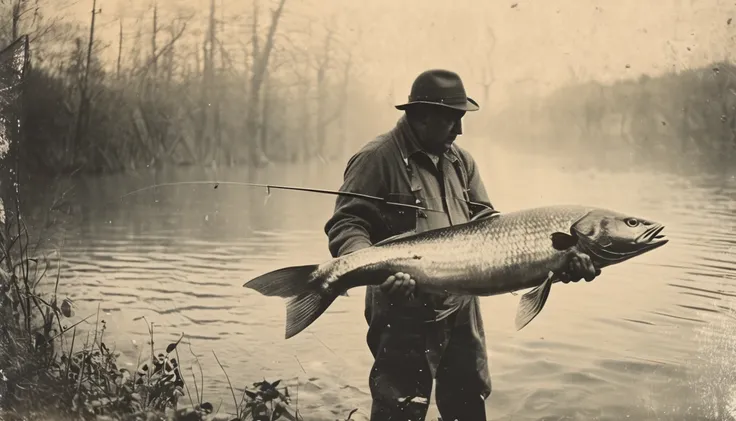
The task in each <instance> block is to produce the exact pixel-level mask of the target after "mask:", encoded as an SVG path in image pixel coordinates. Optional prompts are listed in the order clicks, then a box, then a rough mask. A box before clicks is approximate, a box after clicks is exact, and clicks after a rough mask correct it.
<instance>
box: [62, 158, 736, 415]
mask: <svg viewBox="0 0 736 421" xmlns="http://www.w3.org/2000/svg"><path fill="white" fill-rule="evenodd" d="M476 149H477V151H478V152H476V159H477V161H478V163H479V165H480V167H481V168H482V172H483V175H484V178H485V179H486V183H487V185H488V190H489V193H490V194H491V197H492V198H493V202H494V205H495V206H496V207H497V208H499V209H500V210H502V211H510V210H514V209H520V208H524V207H528V206H536V205H540V204H548V203H578V202H583V203H590V204H597V205H600V206H604V207H610V208H613V209H618V210H622V211H626V212H629V213H633V214H637V215H641V216H644V217H647V218H651V219H655V220H660V221H662V222H664V223H665V224H666V225H667V232H668V236H669V237H670V239H671V241H670V243H669V244H668V245H667V246H666V247H664V248H662V249H659V250H657V251H656V252H654V253H651V254H648V255H644V256H641V257H638V258H637V259H634V260H632V261H630V262H627V263H625V264H623V265H621V266H618V267H611V268H608V269H606V271H605V272H604V274H603V275H602V276H601V277H600V278H599V280H597V281H596V282H593V283H591V284H585V283H584V284H583V285H579V284H576V285H568V286H560V287H558V288H553V290H552V293H551V295H550V298H549V302H548V304H547V306H546V307H545V310H544V311H543V312H542V314H541V315H540V317H538V318H537V319H535V321H534V322H533V323H531V324H530V325H529V326H527V327H526V328H525V329H524V330H522V331H521V332H516V331H515V330H514V328H513V318H514V314H515V311H516V305H517V303H518V296H517V297H513V296H511V295H506V296H499V297H493V298H487V299H483V300H482V302H483V313H484V318H485V321H486V329H487V331H488V337H489V339H488V346H489V350H490V359H491V362H492V372H493V375H494V388H495V390H494V393H493V395H492V398H491V399H490V401H489V411H490V419H494V420H496V419H498V420H502V419H510V418H511V417H513V419H514V420H517V421H518V420H526V419H529V420H532V419H534V420H536V419H580V420H583V419H585V420H591V419H600V420H604V419H606V420H608V419H611V420H613V419H625V418H626V417H627V416H628V417H629V418H630V419H660V420H669V419H672V420H676V419H677V420H679V419H685V418H687V419H714V418H715V419H727V418H725V415H724V413H723V409H724V408H725V407H726V406H728V404H729V402H731V401H732V400H733V401H734V402H736V399H732V398H731V391H730V385H731V384H736V364H734V363H733V361H732V360H733V358H732V356H733V352H734V348H735V347H736V341H735V340H734V339H733V335H732V332H734V328H736V317H734V315H736V312H735V311H734V310H733V308H734V304H733V303H734V299H735V296H736V285H735V284H734V277H735V275H734V269H736V258H734V256H735V255H734V250H735V247H736V236H734V234H736V221H734V215H735V213H736V200H734V199H736V182H735V181H734V179H733V178H730V177H725V178H716V179H704V180H688V179H682V178H678V177H674V176H664V175H659V174H647V173H634V172H632V173H626V174H603V173H595V172H590V171H585V172H571V171H569V170H566V171H565V170H559V169H554V168H551V167H552V166H551V165H549V163H545V162H544V161H542V160H537V161H534V160H533V159H531V158H527V157H520V156H515V155H513V154H509V153H505V152H503V151H499V150H494V149H489V148H486V147H485V146H484V147H483V148H480V147H478V148H476ZM520 171H523V174H521V173H520ZM341 175H342V167H341V166H340V165H334V166H329V167H327V166H323V165H312V166H303V167H298V166H295V167H290V168H281V167H274V168H270V169H267V170H264V171H262V172H258V173H253V172H252V171H246V170H234V171H229V170H228V171H225V170H222V171H220V172H218V171H214V170H206V171H205V170H177V171H167V172H163V173H150V174H147V175H139V176H131V175H127V176H110V177H105V178H96V179H87V180H79V181H78V182H76V183H75V187H76V188H75V191H74V199H73V201H74V206H75V209H76V213H75V214H74V215H72V216H71V217H69V218H67V219H66V222H67V224H66V225H65V226H64V230H63V234H64V247H63V248H62V249H61V257H60V259H61V261H60V264H61V276H62V278H63V283H62V288H63V290H64V291H65V292H66V293H67V294H69V295H70V296H71V297H72V298H73V299H74V300H75V302H76V304H77V306H78V312H77V314H78V317H84V316H86V315H87V314H89V313H92V312H94V311H96V308H97V305H98V303H99V304H100V306H101V308H102V310H103V312H104V317H105V319H106V321H107V325H108V330H109V331H112V332H114V333H113V334H110V337H114V338H116V340H117V344H116V345H117V349H118V350H120V351H121V352H123V355H124V357H125V358H127V360H128V362H134V361H135V360H136V358H137V356H138V352H139V351H140V349H141V348H140V347H141V346H144V345H145V341H146V335H147V330H146V326H145V321H144V320H143V319H142V317H145V319H146V320H148V321H154V322H155V323H156V325H157V326H156V332H157V335H159V336H157V344H158V345H161V344H163V343H165V341H169V340H176V339H178V336H179V335H180V333H181V332H184V333H186V335H187V339H186V340H185V344H189V343H190V344H191V350H192V352H193V353H195V354H197V355H199V356H200V359H199V360H200V363H201V364H202V365H203V366H204V367H205V370H206V375H205V376H206V377H205V387H206V394H207V395H208V396H211V397H214V396H216V395H217V396H222V397H223V408H227V407H228V405H229V404H228V402H229V401H228V399H227V396H229V390H228V389H227V384H226V382H225V380H224V376H222V375H221V373H220V372H219V368H218V367H217V365H216V362H215V361H214V358H212V353H211V351H212V350H214V351H216V353H217V355H218V357H219V358H220V360H221V361H223V362H224V363H225V365H226V367H227V370H228V375H229V376H230V378H231V379H233V380H235V381H239V382H241V384H242V383H246V382H251V381H255V380H254V379H260V378H262V377H266V378H269V379H274V378H284V379H286V380H288V382H292V383H294V382H297V381H298V382H299V383H300V393H301V394H302V396H301V397H300V402H301V403H300V405H301V407H302V409H303V410H304V411H306V412H309V411H310V409H311V412H312V414H316V415H318V416H329V417H343V418H344V416H345V415H346V414H347V412H348V411H349V410H350V409H352V408H354V407H359V408H361V411H362V412H363V413H365V412H366V411H367V409H368V403H369V399H368V397H369V395H368V389H367V385H366V381H367V374H368V370H369V367H370V363H371V359H370V354H369V352H368V350H367V348H366V346H365V331H366V326H365V321H364V320H363V314H362V309H363V301H362V298H363V291H362V290H360V289H358V290H356V291H351V296H350V297H347V298H345V297H342V298H341V299H340V300H338V301H337V302H336V303H335V304H334V305H333V307H331V308H330V309H329V311H328V312H327V314H326V315H325V316H323V317H322V318H320V319H319V320H318V321H317V322H316V323H315V324H314V325H312V326H311V327H310V328H309V329H308V330H307V331H305V332H304V333H303V334H301V335H298V336H297V337H295V338H293V339H291V340H289V341H284V340H283V329H284V320H285V318H284V316H285V307H284V303H283V302H282V301H281V300H280V299H276V298H266V297H262V296H259V295H257V294H256V293H254V292H252V291H250V290H245V289H244V288H242V284H243V283H244V282H245V281H246V280H248V279H250V278H251V277H253V276H255V275H257V274H260V273H263V272H265V271H267V270H271V269H274V268H278V267H282V266H286V265H296V264H304V263H313V262H318V261H322V260H324V259H327V258H328V257H329V254H328V252H327V245H326V239H325V237H324V234H323V232H322V227H323V224H324V222H325V220H326V218H327V217H328V215H329V213H330V211H331V209H332V205H333V201H334V198H333V197H330V196H314V195H310V194H309V193H299V192H276V191H274V192H273V193H272V194H271V196H270V197H269V198H268V200H267V201H265V198H266V192H265V190H263V189H251V188H238V187H233V186H225V185H221V186H219V187H218V188H217V189H214V188H212V187H211V186H176V187H167V188H159V189H154V190H148V191H145V192H142V193H139V194H136V195H133V196H128V197H126V198H125V199H124V200H120V196H122V195H123V194H125V193H127V192H129V191H132V190H135V189H137V188H141V187H143V186H146V185H150V184H153V183H162V182H172V181H182V180H203V179H218V180H221V181H222V180H228V181H250V182H261V183H262V182H270V183H279V184H294V185H301V186H319V187H323V188H336V187H338V186H339V183H340V179H341ZM133 341H135V343H134V342H133ZM186 354H188V352H186V353H185V355H183V356H182V357H183V358H185V359H188V358H189V357H190V355H186ZM197 373H198V371H197ZM711 397H717V399H715V398H714V399H711ZM333 411H334V412H333ZM714 411H720V412H719V415H715V412H714ZM432 414H434V415H436V412H432V413H431V414H430V415H432ZM545 417H546V418H545ZM709 417H710V418H709ZM718 417H720V418H718Z"/></svg>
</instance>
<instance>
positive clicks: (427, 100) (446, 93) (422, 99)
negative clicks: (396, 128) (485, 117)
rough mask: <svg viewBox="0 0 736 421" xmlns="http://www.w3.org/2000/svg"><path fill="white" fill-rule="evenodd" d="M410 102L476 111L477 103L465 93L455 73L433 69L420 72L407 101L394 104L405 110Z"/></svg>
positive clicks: (397, 107) (461, 82) (477, 108)
mask: <svg viewBox="0 0 736 421" xmlns="http://www.w3.org/2000/svg"><path fill="white" fill-rule="evenodd" d="M412 104H433V105H439V106H443V107H448V108H453V109H456V110H461V111H477V110H479V109H480V107H479V106H478V103H477V102H475V101H474V100H473V99H471V98H468V96H467V95H466V94H465V87H464V86H463V81H462V80H461V79H460V76H458V74H457V73H455V72H451V71H449V70H442V69H433V70H427V71H425V72H422V73H421V74H420V75H419V76H417V78H416V79H415V80H414V83H413V84H412V85H411V93H410V94H409V102H407V103H406V104H401V105H396V109H398V110H405V109H406V108H407V107H408V106H410V105H412Z"/></svg>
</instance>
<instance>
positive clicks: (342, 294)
mask: <svg viewBox="0 0 736 421" xmlns="http://www.w3.org/2000/svg"><path fill="white" fill-rule="evenodd" d="M340 295H341V296H343V297H349V295H348V291H347V290H345V291H343V292H342V293H341V294H340Z"/></svg>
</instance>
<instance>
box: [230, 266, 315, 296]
mask: <svg viewBox="0 0 736 421" xmlns="http://www.w3.org/2000/svg"><path fill="white" fill-rule="evenodd" d="M317 267H318V265H302V266H290V267H285V268H281V269H277V270H274V271H272V272H268V273H266V274H263V275H260V276H257V277H255V278H253V279H251V280H250V281H248V282H246V283H245V284H244V285H243V286H244V287H246V288H250V289H252V290H255V291H258V292H259V293H261V294H263V295H265V296H267V297H282V298H290V297H294V296H296V295H299V294H301V293H303V292H305V291H308V290H309V281H310V280H311V279H312V273H313V272H314V271H315V269H317Z"/></svg>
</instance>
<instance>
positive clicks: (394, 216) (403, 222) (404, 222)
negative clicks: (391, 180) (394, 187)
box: [385, 187, 423, 235]
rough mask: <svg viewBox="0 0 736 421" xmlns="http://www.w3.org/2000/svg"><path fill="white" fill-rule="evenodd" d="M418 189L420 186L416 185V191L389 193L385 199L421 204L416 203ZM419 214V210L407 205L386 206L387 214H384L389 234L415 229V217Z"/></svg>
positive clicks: (394, 201) (406, 203) (419, 204)
mask: <svg viewBox="0 0 736 421" xmlns="http://www.w3.org/2000/svg"><path fill="white" fill-rule="evenodd" d="M419 190H421V187H418V190H417V191H413V192H411V193H390V194H389V195H388V197H387V201H388V202H391V203H400V204H403V205H412V206H423V205H422V204H421V203H417V197H419ZM420 202H421V200H420ZM419 215H420V211H419V210H418V209H414V208H410V207H407V206H393V205H391V206H388V209H387V215H385V216H386V220H387V223H388V226H389V230H390V231H391V235H396V234H401V233H404V232H407V231H411V230H414V229H416V227H417V218H418V217H419Z"/></svg>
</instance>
